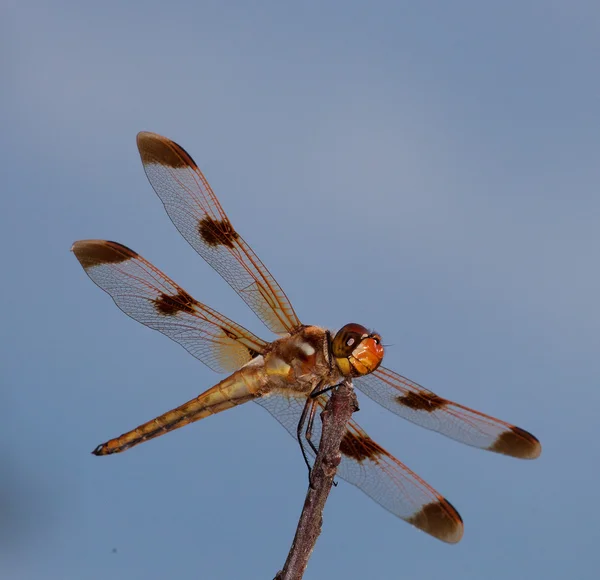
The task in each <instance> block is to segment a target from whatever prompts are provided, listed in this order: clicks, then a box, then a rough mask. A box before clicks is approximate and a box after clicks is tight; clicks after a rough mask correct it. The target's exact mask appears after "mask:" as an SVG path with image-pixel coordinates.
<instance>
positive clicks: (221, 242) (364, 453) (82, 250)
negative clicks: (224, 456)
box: [72, 132, 542, 543]
mask: <svg viewBox="0 0 600 580" xmlns="http://www.w3.org/2000/svg"><path fill="white" fill-rule="evenodd" d="M137 146H138V149H139V153H140V156H141V160H142V164H143V167H144V170H145V173H146V175H147V177H148V180H149V181H150V184H151V185H152V187H153V188H154V191H155V192H156V193H157V195H158V197H159V198H160V200H161V201H162V203H163V205H164V207H165V210H166V212H167V214H168V216H169V218H170V219H171V221H172V222H173V224H174V225H175V227H176V228H177V229H178V230H179V232H180V233H181V235H182V236H183V237H184V238H185V239H186V240H187V242H188V243H189V244H190V245H191V246H192V248H194V250H196V252H198V254H200V256H202V258H204V260H206V261H207V262H208V264H209V265H210V266H212V267H213V268H214V269H215V270H216V271H217V272H218V273H219V274H220V275H221V276H222V277H223V278H224V279H225V281H226V282H227V283H228V284H229V285H230V286H231V287H232V288H233V289H234V290H235V291H236V292H237V294H238V295H239V296H240V297H241V298H242V300H244V302H246V304H247V305H248V306H249V307H250V308H251V309H252V310H253V311H254V313H255V314H256V315H257V316H258V318H260V320H261V321H262V322H263V323H264V324H265V325H266V327H267V328H268V329H269V330H271V331H272V332H273V333H274V334H276V335H277V336H278V338H277V339H275V340H273V341H271V342H268V341H265V340H263V339H261V338H259V337H258V336H256V335H255V334H253V333H252V332H250V331H249V330H247V329H246V328H244V327H242V326H240V325H239V324H236V323H235V322H233V321H232V320H230V319H229V318H227V317H225V316H224V315H223V314H221V313H219V312H217V311H216V310H214V309H212V308H210V307H209V306H207V305H206V304H203V303H201V302H199V301H197V300H196V299H195V298H193V297H192V296H191V295H190V294H189V293H188V292H186V291H185V290H184V289H183V288H182V287H181V286H179V285H178V284H176V283H175V282H174V281H173V280H172V279H171V278H169V277H168V276H167V275H166V274H164V273H163V272H162V271H161V270H159V269H158V268H156V267H155V266H153V265H152V264H151V263H150V262H148V261H147V260H145V259H144V258H143V257H142V256H140V255H139V254H138V253H137V252H134V251H133V250H131V249H129V248H128V247H126V246H124V245H122V244H119V243H117V242H111V241H107V240H81V241H77V242H75V243H74V244H73V247H72V251H73V253H74V254H75V257H76V258H77V259H78V260H79V263H80V264H81V266H82V267H83V269H84V271H85V273H86V274H87V275H88V276H89V277H90V278H91V279H92V281H93V282H95V283H96V284H97V285H98V286H99V287H100V288H101V289H102V290H104V291H105V292H107V293H108V294H109V295H110V296H111V298H112V299H113V301H114V302H115V304H116V305H117V306H118V307H119V308H120V309H121V310H122V311H123V312H125V314H127V315H129V316H130V317H131V318H133V319H135V320H137V321H138V322H141V323H142V324H144V325H146V326H148V327H150V328H153V329H155V330H158V331H159V332H161V333H162V334H164V335H166V336H168V337H169V338H171V339H173V340H174V341H175V342H177V343H179V344H180V345H181V346H182V347H183V348H185V349H186V350H187V351H188V352H189V353H190V354H191V355H193V356H194V357H196V358H197V359H199V360H200V361H201V362H203V363H204V364H205V365H207V366H208V367H209V368H211V369H213V370H214V371H217V372H221V373H230V374H229V376H227V378H225V379H223V380H222V381H220V382H218V383H217V384H215V385H214V386H212V387H211V388H209V389H208V390H207V391H205V392H203V393H202V394H201V395H199V396H198V397H196V398H194V399H192V400H190V401H188V402H187V403H184V404H182V405H180V406H179V407H177V408H175V409H172V410H171V411H167V412H166V413H163V414H162V415H160V416H158V417H156V418H155V419H152V420H151V421H148V422H146V423H143V424H142V425H140V426H138V427H136V428H135V429H132V430H131V431H128V432H126V433H124V434H123V435H120V436H119V437H115V438H113V439H110V440H109V441H107V442H105V443H102V444H101V445H98V446H97V447H96V448H95V449H94V451H93V453H94V455H111V454H114V453H121V452H122V451H126V450H127V449H130V448H132V447H134V446H136V445H139V444H140V443H143V442H145V441H149V440H150V439H154V438H155V437H159V436H161V435H164V434H165V433H168V432H170V431H173V430H175V429H179V428H180V427H183V426H184V425H188V424H190V423H194V422H195V421H199V420H200V419H204V418H205V417H209V416H211V415H215V414H217V413H220V412H221V411H225V410H226V409H230V408H232V407H235V406H237V405H241V404H242V403H246V402H248V401H255V402H256V403H258V404H259V405H261V406H262V407H264V408H265V409H266V410H267V411H269V413H270V414H271V415H272V416H273V417H274V418H275V419H277V421H278V422H279V423H280V424H281V425H282V426H283V427H284V428H285V429H286V430H287V431H288V432H289V433H290V434H291V435H292V437H294V438H295V439H296V440H297V441H298V442H299V443H300V446H301V449H302V452H303V454H304V457H305V459H306V460H307V461H313V460H314V457H315V456H316V447H315V445H314V443H313V442H314V441H319V440H320V436H321V429H322V426H321V424H320V421H314V416H315V414H316V413H317V412H319V411H321V410H322V409H324V407H325V405H326V403H327V401H328V398H329V397H330V396H331V389H332V388H334V387H335V386H336V385H338V384H340V383H341V382H342V381H347V380H350V381H352V384H353V385H354V386H355V387H356V388H358V389H359V390H360V391H362V393H364V394H365V395H366V396H368V397H370V398H371V399H373V400H374V401H375V402H377V403H379V404H380V405H382V406H383V407H385V408H386V409H388V410H390V411H392V412H393V413H395V414H396V415H399V416H400V417H402V418H404V419H408V420H409V421H411V422H413V423H415V424H417V425H420V426H421V427H425V428H427V429H431V430H433V431H437V432H438V433H441V434H442V435H445V436H447V437H450V438H452V439H454V440H456V441H459V442H461V443H465V444H467V445H471V446H473V447H477V448H480V449H487V450H488V451H493V452H495V453H500V454H503V455H509V456H511V457H516V458H520V459H535V458H536V457H538V456H539V455H540V453H541V449H542V448H541V444H540V442H539V441H538V439H536V437H534V436H533V435H532V434H531V433H529V432H527V431H525V430H524V429H521V428H519V427H516V426H514V425H511V424H510V423H507V422H505V421H501V420H499V419H495V418H493V417H491V416H489V415H486V414H484V413H480V412H479V411H475V410H473V409H470V408H468V407H465V406H463V405H460V404H458V403H454V402H452V401H450V400H447V399H445V398H443V397H441V396H439V395H437V394H435V393H433V392H432V391H430V390H428V389H426V388H424V387H422V386H421V385H419V384H417V383H415V382H413V381H411V380H409V379H407V378H406V377H403V376H402V375H399V374H398V373H396V372H394V371H392V370H389V369H387V368H385V367H383V366H382V365H381V362H382V359H383V356H384V346H383V344H382V342H381V336H380V335H379V334H378V333H376V332H373V331H371V330H368V329H367V328H366V327H364V326H362V325H360V324H357V323H350V324H346V325H345V326H344V327H343V328H341V329H340V330H338V331H337V332H335V333H334V332H332V331H330V330H328V329H326V328H323V327H320V326H313V325H306V324H303V323H302V322H301V321H300V319H299V318H298V316H297V315H296V312H295V311H294V308H293V307H292V304H291V302H290V301H289V299H288V297H287V296H286V294H285V293H284V291H283V290H282V288H281V287H280V286H279V284H278V283H277V282H276V280H275V278H274V277H273V276H272V275H271V273H270V272H269V270H268V269H267V268H266V267H265V265H264V264H263V263H262V262H261V260H260V259H259V258H258V256H257V255H256V254H255V253H254V251H253V250H252V248H251V247H250V246H249V245H248V244H247V243H246V242H245V241H244V239H243V238H242V237H241V235H240V234H239V233H238V231H237V230H236V229H235V228H234V227H233V225H232V223H231V221H230V220H229V218H228V217H227V215H226V214H225V212H224V211H223V208H222V207H221V204H220V203H219V201H218V199H217V197H216V196H215V194H214V192H213V190H212V189H211V187H210V185H209V184H208V182H207V180H206V178H205V177H204V175H203V174H202V172H201V171H200V169H199V168H198V166H197V165H196V163H195V162H194V160H193V159H192V157H191V156H190V155H189V154H188V153H187V152H186V151H185V150H184V149H183V148H182V147H181V146H180V145H178V144H177V143H175V142H173V141H171V140H170V139H167V138H166V137H162V136H160V135H157V134H155V133H149V132H142V133H139V134H138V136H137ZM303 442H307V443H309V444H308V445H303ZM340 454H341V462H340V465H339V467H338V476H339V477H340V478H342V479H344V480H346V481H348V482H349V483H351V484H353V485H355V486H357V487H358V488H359V489H361V490H362V491H363V492H365V493H366V494H367V495H368V496H370V497H371V498H372V499H374V500H375V501H376V502H378V503H379V504H380V505H381V506H383V507H384V508H385V509H387V510H389V511H390V512H392V513H393V514H395V515H396V516H398V517H400V518H401V519H403V520H405V521H406V522H408V523H410V524H412V525H413V526H415V527H417V528H418V529H420V530H422V531H424V532H426V533H428V534H430V535H432V536H433V537H435V538H438V539H439V540H442V541H444V542H448V543H456V542H458V541H459V540H460V539H461V537H462V535H463V522H462V519H461V517H460V515H459V513H458V512H457V510H456V509H455V508H454V507H453V506H452V504H451V503H450V502H449V501H448V500H447V499H445V498H444V497H443V496H442V495H440V494H439V493H438V492H437V491H435V490H434V489H433V488H432V487H431V486H430V485H428V484H427V483H426V482H425V481H424V480H423V479H421V478H420V477H419V476H418V475H417V474H416V473H414V472H413V471H411V470H410V469H409V468H408V467H407V466H406V465H404V464H403V463H401V462H400V461H399V460H398V459H396V458H395V457H394V456H393V455H392V454H390V453H389V452H387V451H386V450H385V449H384V448H383V447H381V446H380V445H379V444H377V443H376V442H375V441H374V440H373V439H371V438H370V437H369V436H368V435H367V433H366V432H365V431H364V430H363V429H362V428H361V427H360V426H359V425H358V423H356V421H354V420H353V419H351V420H350V421H349V423H348V424H347V427H346V430H345V434H344V436H343V438H342V442H341V446H340ZM309 468H310V467H309Z"/></svg>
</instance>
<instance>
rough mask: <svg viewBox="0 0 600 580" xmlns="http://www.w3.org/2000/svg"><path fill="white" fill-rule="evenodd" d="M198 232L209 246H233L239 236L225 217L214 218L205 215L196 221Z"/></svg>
mask: <svg viewBox="0 0 600 580" xmlns="http://www.w3.org/2000/svg"><path fill="white" fill-rule="evenodd" d="M198 233H199V234H200V237H201V238H202V239H203V240H204V241H205V242H206V243H207V244H208V245H209V246H227V247H228V248H233V242H234V241H235V240H236V239H237V238H238V237H239V236H238V233H237V232H236V231H235V230H234V229H233V226H232V225H231V223H230V221H229V220H228V219H227V218H224V219H222V220H220V221H219V220H214V219H213V218H211V217H210V216H206V217H205V218H203V219H201V220H200V222H199V223H198Z"/></svg>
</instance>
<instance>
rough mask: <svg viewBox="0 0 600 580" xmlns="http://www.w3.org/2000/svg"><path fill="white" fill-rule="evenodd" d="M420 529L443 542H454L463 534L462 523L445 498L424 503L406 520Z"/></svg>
mask: <svg viewBox="0 0 600 580" xmlns="http://www.w3.org/2000/svg"><path fill="white" fill-rule="evenodd" d="M406 521H407V522H408V523H410V524H412V525H413V526H416V527H417V528H419V529H420V530H423V531H424V532H427V533H428V534H431V535H432V536H434V537H435V538H438V539H439V540H442V541H444V542H449V543H451V544H455V543H456V542H458V541H460V539H461V538H462V535H463V523H462V518H461V517H460V515H459V513H458V512H457V511H456V510H455V509H454V506H453V505H452V504H451V503H450V502H449V501H446V500H445V499H443V498H442V499H440V500H439V501H433V502H431V503H428V504H426V505H424V506H423V507H422V508H421V509H420V510H419V511H418V512H417V513H416V514H415V515H414V516H412V517H410V518H408V519H407V520H406Z"/></svg>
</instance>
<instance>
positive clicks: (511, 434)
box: [488, 426, 542, 459]
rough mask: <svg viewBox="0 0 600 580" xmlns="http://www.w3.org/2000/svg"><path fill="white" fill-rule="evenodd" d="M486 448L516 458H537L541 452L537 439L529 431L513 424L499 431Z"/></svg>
mask: <svg viewBox="0 0 600 580" xmlns="http://www.w3.org/2000/svg"><path fill="white" fill-rule="evenodd" d="M488 449H489V450H490V451H494V452H495V453H501V454H502V455H509V456H510V457H516V458H517V459H537V458H538V457H539V456H540V455H541V454H542V444H541V443H540V441H539V439H538V438H537V437H535V436H534V435H532V434H531V433H529V431H525V429H521V428H520V427H515V426H511V427H510V429H507V430H506V431H504V432H503V433H500V435H498V437H497V438H496V440H495V441H494V443H492V445H490V447H488Z"/></svg>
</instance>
